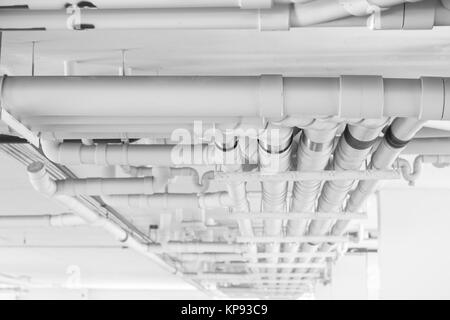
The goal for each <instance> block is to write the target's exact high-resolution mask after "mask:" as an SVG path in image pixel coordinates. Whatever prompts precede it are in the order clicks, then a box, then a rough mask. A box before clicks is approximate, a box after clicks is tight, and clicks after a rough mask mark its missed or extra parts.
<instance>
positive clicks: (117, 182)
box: [55, 177, 154, 196]
mask: <svg viewBox="0 0 450 320" xmlns="http://www.w3.org/2000/svg"><path fill="white" fill-rule="evenodd" d="M55 183H56V193H55V194H56V195H68V196H81V195H90V196H102V195H123V194H153V193H154V178H153V177H144V178H86V179H66V180H57V181H55Z"/></svg>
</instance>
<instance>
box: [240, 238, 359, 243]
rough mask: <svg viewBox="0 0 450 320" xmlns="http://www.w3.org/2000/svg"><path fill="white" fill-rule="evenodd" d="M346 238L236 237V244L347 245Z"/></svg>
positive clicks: (347, 239)
mask: <svg viewBox="0 0 450 320" xmlns="http://www.w3.org/2000/svg"><path fill="white" fill-rule="evenodd" d="M350 241H351V239H350V238H348V237H336V236H304V237H252V238H250V237H237V239H236V242H238V243H327V242H328V243H347V242H350Z"/></svg>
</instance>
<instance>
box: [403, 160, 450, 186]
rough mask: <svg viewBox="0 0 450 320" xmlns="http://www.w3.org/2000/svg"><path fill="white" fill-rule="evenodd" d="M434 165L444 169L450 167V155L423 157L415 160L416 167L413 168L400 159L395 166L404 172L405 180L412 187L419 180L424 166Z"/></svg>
mask: <svg viewBox="0 0 450 320" xmlns="http://www.w3.org/2000/svg"><path fill="white" fill-rule="evenodd" d="M424 163H432V164H433V165H435V166H436V167H439V168H442V167H447V166H449V165H450V155H445V156H441V155H421V156H417V157H416V158H415V159H414V167H413V169H412V168H411V165H410V164H409V162H408V161H407V160H405V159H402V158H398V159H397V160H396V162H395V166H397V167H399V168H400V169H401V171H402V175H403V178H404V179H405V180H407V181H408V182H409V185H410V186H414V185H415V182H416V181H417V179H419V177H420V174H421V173H422V164H424Z"/></svg>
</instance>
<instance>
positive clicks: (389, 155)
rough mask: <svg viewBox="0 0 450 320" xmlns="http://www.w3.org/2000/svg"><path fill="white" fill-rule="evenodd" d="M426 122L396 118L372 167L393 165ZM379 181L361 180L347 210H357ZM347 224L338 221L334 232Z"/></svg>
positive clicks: (374, 158)
mask: <svg viewBox="0 0 450 320" xmlns="http://www.w3.org/2000/svg"><path fill="white" fill-rule="evenodd" d="M425 123H426V122H424V121H420V120H417V119H406V118H399V119H396V120H395V121H394V122H393V123H392V125H391V127H390V131H389V133H388V134H386V136H385V138H384V139H383V141H382V142H381V144H380V145H379V146H378V148H377V150H376V151H375V152H374V154H373V156H372V161H371V163H370V167H371V168H389V167H391V166H392V164H393V163H394V161H395V160H396V159H397V157H398V155H399V154H401V152H402V151H403V150H404V149H405V147H406V145H407V142H408V141H409V140H411V139H412V138H413V137H414V135H415V134H416V133H417V132H418V131H419V130H420V129H421V128H422V127H423V126H424V124H425ZM397 140H399V141H397ZM378 183H379V182H378V181H370V182H369V181H361V182H360V183H359V184H358V186H357V188H356V190H355V191H354V192H352V195H351V197H350V199H349V200H348V204H347V211H349V212H357V211H358V210H359V209H360V208H361V206H362V205H363V204H364V202H365V200H366V199H367V198H368V197H369V196H370V195H371V194H372V193H373V192H374V191H375V190H376V188H377V186H378ZM346 225H347V224H346V223H344V222H338V223H337V224H336V226H335V227H334V230H333V233H335V234H341V233H342V232H343V230H345V227H346Z"/></svg>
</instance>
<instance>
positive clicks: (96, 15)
mask: <svg viewBox="0 0 450 320" xmlns="http://www.w3.org/2000/svg"><path fill="white" fill-rule="evenodd" d="M289 13H290V11H289V6H285V5H281V6H275V7H274V8H272V9H268V10H259V9H254V10H241V9H239V8H195V9H192V8H173V9H145V8H144V9H96V10H92V9H81V10H73V11H72V12H67V11H66V10H34V11H33V10H31V11H30V10H26V9H25V10H20V9H14V10H0V29H6V30H8V29H9V30H11V29H13V30H28V29H42V30H67V29H75V30H79V29H80V28H81V29H90V28H95V29H99V30H101V29H113V30H119V29H199V30H201V29H239V30H241V29H256V30H258V29H260V30H266V29H268V30H271V29H275V30H287V29H289Z"/></svg>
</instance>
